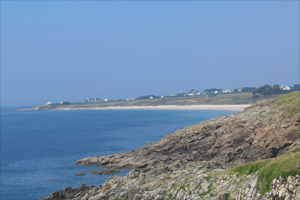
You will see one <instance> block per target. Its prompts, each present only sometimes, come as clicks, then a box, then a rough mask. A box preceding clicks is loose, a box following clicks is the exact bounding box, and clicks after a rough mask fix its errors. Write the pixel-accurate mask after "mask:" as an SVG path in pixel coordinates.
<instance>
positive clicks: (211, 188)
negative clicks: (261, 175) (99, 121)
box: [42, 161, 300, 200]
mask: <svg viewBox="0 0 300 200" xmlns="http://www.w3.org/2000/svg"><path fill="white" fill-rule="evenodd" d="M237 175H238V174H237V173H235V174H232V173H228V170H226V169H224V167H223V166H222V165H221V164H220V163H217V162H210V161H209V162H206V161H198V162H182V161H176V162H174V163H173V164H170V165H165V164H161V165H156V166H151V167H147V168H144V169H134V170H132V171H130V172H129V173H128V174H127V175H126V176H125V177H119V176H112V177H110V178H109V179H108V180H107V181H106V182H105V183H104V184H103V185H102V186H100V187H94V186H91V187H87V186H86V185H81V186H80V187H79V188H74V189H71V188H69V187H68V188H66V189H65V190H60V191H59V192H54V193H53V194H52V195H51V196H50V197H47V198H44V199H42V200H56V199H69V200H121V199H122V200H125V199H130V200H171V199H177V200H198V199H199V200H200V199H211V200H229V199H231V200H233V199H234V200H241V199H242V200H253V199H260V200H267V199H268V200H279V199H300V187H299V184H300V176H299V175H296V176H289V177H288V178H282V177H280V178H279V179H274V181H273V183H272V185H271V188H272V189H271V191H270V192H268V193H267V194H266V195H261V194H260V193H259V190H258V189H257V186H258V177H257V174H251V175H243V176H237ZM60 197H63V198H60Z"/></svg>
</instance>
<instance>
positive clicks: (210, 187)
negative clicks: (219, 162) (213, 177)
mask: <svg viewBox="0 0 300 200" xmlns="http://www.w3.org/2000/svg"><path fill="white" fill-rule="evenodd" d="M212 190H213V189H212V184H210V185H209V186H208V190H207V191H206V192H202V193H201V194H199V197H201V198H202V197H204V196H205V195H207V194H209V193H210V192H211V191H212Z"/></svg>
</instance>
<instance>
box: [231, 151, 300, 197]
mask: <svg viewBox="0 0 300 200" xmlns="http://www.w3.org/2000/svg"><path fill="white" fill-rule="evenodd" d="M299 164H300V149H297V150H294V151H291V152H289V153H288V154H286V155H283V156H280V157H276V158H271V159H267V160H263V161H257V162H253V163H248V164H246V165H242V166H239V167H236V168H232V169H230V171H231V172H233V173H238V176H242V175H249V174H252V173H257V175H258V185H257V187H258V188H257V189H259V192H260V193H261V194H262V195H264V194H265V193H266V192H268V191H270V186H271V184H272V182H273V180H274V179H275V178H279V176H282V177H288V176H292V175H296V174H300V172H299V170H298V167H299Z"/></svg>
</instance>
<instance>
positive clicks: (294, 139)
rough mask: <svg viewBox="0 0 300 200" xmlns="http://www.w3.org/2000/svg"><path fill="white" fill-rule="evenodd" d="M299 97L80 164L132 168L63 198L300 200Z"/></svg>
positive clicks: (60, 196)
mask: <svg viewBox="0 0 300 200" xmlns="http://www.w3.org/2000/svg"><path fill="white" fill-rule="evenodd" d="M299 136H300V92H293V93H290V94H286V95H282V96H279V97H277V98H274V99H266V100H263V101H260V102H257V103H254V104H252V105H251V106H249V107H247V108H246V109H245V110H243V111H241V112H237V113H234V114H232V115H228V116H225V117H219V118H214V119H211V120H207V121H203V122H201V123H200V124H197V125H193V126H188V127H185V128H184V129H182V130H177V131H176V132H175V133H173V134H170V135H167V136H165V137H164V138H163V139H162V140H161V141H159V142H154V143H147V144H145V145H144V146H142V147H140V148H139V149H136V150H134V151H130V152H123V153H118V154H113V155H107V156H101V157H98V156H94V157H88V158H83V159H80V160H78V161H76V164H78V165H97V166H98V165H102V166H104V167H105V168H107V169H110V170H112V169H132V168H133V170H132V171H131V172H129V173H128V174H127V176H125V177H118V176H113V177H111V178H110V179H109V180H107V181H106V182H105V183H104V184H103V185H101V186H97V187H95V186H91V187H88V186H86V185H81V186H80V187H78V188H74V189H72V188H70V187H67V188H66V189H65V190H60V191H59V192H54V193H53V194H52V195H51V196H50V197H47V198H44V199H47V200H54V199H55V200H56V199H74V200H75V199H90V200H92V199H119V200H120V199H123V200H125V199H134V200H137V199H140V200H151V199H162V200H168V199H178V200H181V199H190V200H193V199H213V200H217V199H219V200H220V199H223V200H228V199H239V200H240V199H244V200H248V199H249V200H250V199H300V176H299V174H300V171H299V170H300V137H299Z"/></svg>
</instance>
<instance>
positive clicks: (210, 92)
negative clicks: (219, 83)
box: [203, 88, 222, 95]
mask: <svg viewBox="0 0 300 200" xmlns="http://www.w3.org/2000/svg"><path fill="white" fill-rule="evenodd" d="M216 91H217V92H218V93H221V92H222V89H217V88H211V89H205V90H204V91H203V94H204V95H206V94H214V93H215V92H216Z"/></svg>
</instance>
